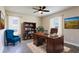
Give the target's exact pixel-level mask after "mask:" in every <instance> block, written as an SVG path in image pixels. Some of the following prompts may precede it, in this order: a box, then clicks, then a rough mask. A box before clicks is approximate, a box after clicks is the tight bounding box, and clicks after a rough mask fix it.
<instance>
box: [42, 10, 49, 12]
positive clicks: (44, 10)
mask: <svg viewBox="0 0 79 59" xmlns="http://www.w3.org/2000/svg"><path fill="white" fill-rule="evenodd" d="M42 11H44V12H50V11H49V10H42Z"/></svg>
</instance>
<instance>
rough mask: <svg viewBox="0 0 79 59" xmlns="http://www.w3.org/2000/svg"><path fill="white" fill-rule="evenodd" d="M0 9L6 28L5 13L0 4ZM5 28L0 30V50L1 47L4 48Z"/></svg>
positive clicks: (0, 49)
mask: <svg viewBox="0 0 79 59" xmlns="http://www.w3.org/2000/svg"><path fill="white" fill-rule="evenodd" d="M0 10H1V11H2V13H3V15H4V17H5V29H6V28H7V26H6V24H7V23H6V21H7V16H6V13H5V9H4V7H1V6H0ZM5 29H2V30H0V52H2V51H3V48H4V31H5Z"/></svg>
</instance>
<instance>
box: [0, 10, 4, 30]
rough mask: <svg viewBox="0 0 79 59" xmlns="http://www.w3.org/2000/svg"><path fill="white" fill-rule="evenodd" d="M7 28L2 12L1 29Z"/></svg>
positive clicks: (0, 15) (0, 18)
mask: <svg viewBox="0 0 79 59" xmlns="http://www.w3.org/2000/svg"><path fill="white" fill-rule="evenodd" d="M4 28H5V19H4V15H3V13H2V12H1V11H0V29H4Z"/></svg>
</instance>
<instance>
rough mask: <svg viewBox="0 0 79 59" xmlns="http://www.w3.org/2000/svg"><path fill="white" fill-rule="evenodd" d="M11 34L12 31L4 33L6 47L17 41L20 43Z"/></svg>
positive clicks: (16, 37)
mask: <svg viewBox="0 0 79 59" xmlns="http://www.w3.org/2000/svg"><path fill="white" fill-rule="evenodd" d="M13 32H14V30H10V29H9V30H6V31H5V36H6V41H7V45H8V43H12V44H13V45H15V43H16V42H18V41H19V42H21V40H20V37H19V36H14V35H13Z"/></svg>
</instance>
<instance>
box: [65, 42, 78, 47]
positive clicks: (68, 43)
mask: <svg viewBox="0 0 79 59" xmlns="http://www.w3.org/2000/svg"><path fill="white" fill-rule="evenodd" d="M64 42H65V43H68V44H71V45H74V46H77V47H79V45H78V44H75V43H71V42H68V41H64Z"/></svg>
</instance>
